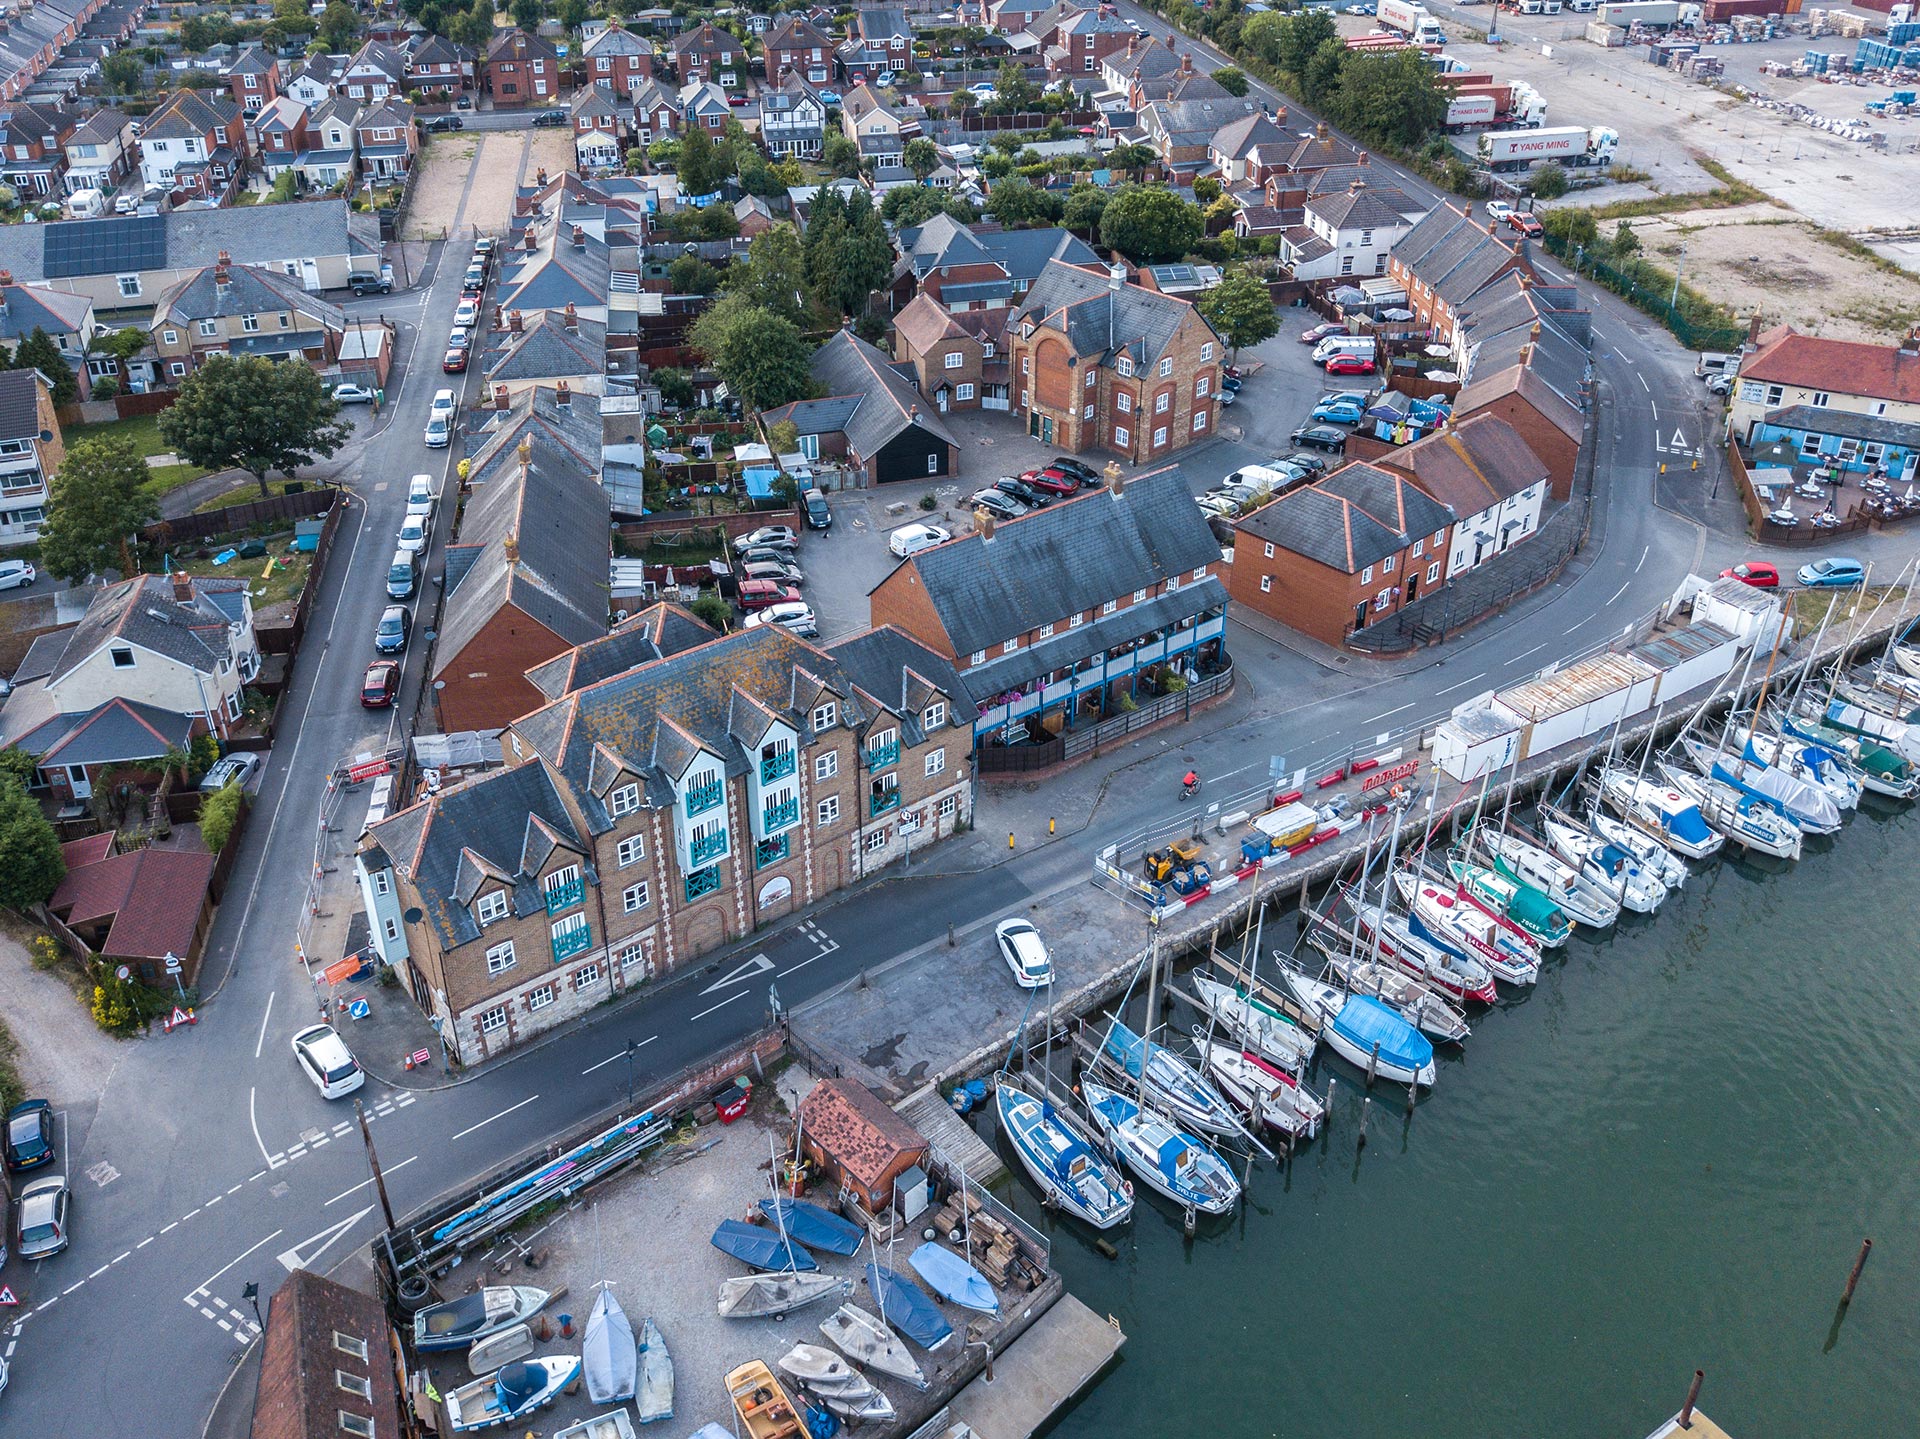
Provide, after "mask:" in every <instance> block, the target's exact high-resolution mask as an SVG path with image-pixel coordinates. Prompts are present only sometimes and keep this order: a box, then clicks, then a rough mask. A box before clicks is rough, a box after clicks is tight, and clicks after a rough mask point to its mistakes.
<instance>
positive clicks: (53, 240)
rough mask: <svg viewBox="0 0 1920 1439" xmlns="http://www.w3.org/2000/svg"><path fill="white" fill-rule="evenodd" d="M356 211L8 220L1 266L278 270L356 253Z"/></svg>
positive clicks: (20, 275)
mask: <svg viewBox="0 0 1920 1439" xmlns="http://www.w3.org/2000/svg"><path fill="white" fill-rule="evenodd" d="M348 213H349V212H348V210H347V202H346V201H345V200H307V201H301V202H299V203H296V204H291V205H250V206H247V207H246V208H244V209H237V210H236V209H230V208H221V209H214V210H174V211H170V212H169V213H167V214H165V215H116V216H112V217H109V218H103V219H98V220H60V221H56V222H54V223H53V224H51V225H5V226H0V268H4V269H8V270H11V271H13V278H14V279H15V280H17V281H20V282H22V283H28V282H34V281H41V280H58V279H68V278H73V277H76V276H81V275H114V274H130V273H133V272H134V271H138V270H188V269H192V268H194V267H195V266H198V265H211V264H213V263H214V261H215V260H216V259H218V258H219V255H220V252H221V251H222V250H225V251H226V252H227V253H228V254H230V255H231V256H232V257H233V262H234V263H235V264H236V265H248V264H257V265H270V266H276V267H277V266H278V265H279V264H280V262H282V261H285V260H295V259H299V258H301V257H302V256H308V255H312V256H321V257H325V256H334V255H349V254H352V253H353V252H354V242H353V240H352V238H351V234H350V229H349V224H348ZM368 218H369V219H371V218H372V217H371V216H369V217H368ZM603 293H604V292H603Z"/></svg>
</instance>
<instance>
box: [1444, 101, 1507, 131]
mask: <svg viewBox="0 0 1920 1439" xmlns="http://www.w3.org/2000/svg"><path fill="white" fill-rule="evenodd" d="M1498 114H1499V108H1498V107H1497V106H1496V105H1495V104H1494V100H1493V97H1492V96H1491V95H1455V96H1453V97H1452V98H1451V99H1449V100H1448V101H1447V119H1446V125H1447V128H1448V129H1450V130H1463V129H1465V128H1466V127H1468V126H1469V125H1491V124H1492V123H1493V122H1494V119H1495V118H1496V117H1497V116H1498Z"/></svg>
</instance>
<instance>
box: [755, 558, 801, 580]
mask: <svg viewBox="0 0 1920 1439" xmlns="http://www.w3.org/2000/svg"><path fill="white" fill-rule="evenodd" d="M740 578H742V579H745V580H772V581H773V582H774V583H775V584H777V585H804V584H805V583H806V582H807V577H806V576H805V575H804V574H802V573H801V571H800V566H798V565H796V564H795V563H794V562H793V561H792V560H747V561H745V562H744V563H742V564H741V566H740Z"/></svg>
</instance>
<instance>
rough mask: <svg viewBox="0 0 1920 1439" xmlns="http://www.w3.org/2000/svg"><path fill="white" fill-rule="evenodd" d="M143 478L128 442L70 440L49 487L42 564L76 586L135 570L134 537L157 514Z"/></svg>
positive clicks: (144, 467) (143, 467)
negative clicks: (91, 578)
mask: <svg viewBox="0 0 1920 1439" xmlns="http://www.w3.org/2000/svg"><path fill="white" fill-rule="evenodd" d="M147 479H148V474H147V465H146V461H144V460H143V459H141V458H140V456H139V454H138V453H137V452H136V451H135V450H134V448H133V445H132V444H131V443H130V442H128V441H126V440H120V439H95V440H87V439H81V440H75V441H74V442H73V445H72V446H71V447H70V448H69V449H68V450H67V458H66V460H65V462H64V463H63V464H62V465H61V466H60V472H59V473H58V474H56V475H55V476H54V477H53V484H52V485H51V487H50V494H49V497H48V501H47V527H46V529H44V530H42V531H41V533H40V558H41V560H42V561H43V562H44V563H45V564H46V566H47V568H48V569H50V570H52V571H53V572H54V573H55V574H56V575H59V576H60V577H61V578H62V579H66V580H71V581H72V582H73V583H75V584H79V583H80V582H81V581H83V580H85V579H86V578H87V576H88V575H96V574H102V573H104V572H105V571H107V570H109V569H115V568H117V569H118V570H119V571H120V573H121V574H123V575H130V574H132V573H134V571H135V570H136V569H137V568H138V566H137V565H135V563H134V559H133V554H132V541H133V537H135V536H137V535H138V534H139V533H140V529H141V527H142V526H143V525H146V524H148V523H150V522H151V521H152V520H154V519H155V518H156V517H157V516H158V515H159V513H160V507H159V505H158V503H157V502H156V501H155V500H154V497H153V495H152V494H151V493H150V492H149V491H148V490H147V488H146V485H147Z"/></svg>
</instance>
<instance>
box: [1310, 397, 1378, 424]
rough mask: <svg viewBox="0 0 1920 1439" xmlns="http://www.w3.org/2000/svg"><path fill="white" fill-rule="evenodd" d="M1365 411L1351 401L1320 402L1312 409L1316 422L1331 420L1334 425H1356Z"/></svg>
mask: <svg viewBox="0 0 1920 1439" xmlns="http://www.w3.org/2000/svg"><path fill="white" fill-rule="evenodd" d="M1365 414H1366V410H1365V409H1364V408H1363V407H1362V406H1360V405H1358V404H1356V403H1355V402H1354V401H1352V400H1322V401H1321V402H1320V403H1319V404H1317V405H1315V406H1314V407H1313V417H1314V419H1316V420H1331V421H1332V422H1333V423H1334V424H1336V425H1357V424H1359V423H1360V420H1361V418H1362V417H1363V416H1364V415H1365Z"/></svg>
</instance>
